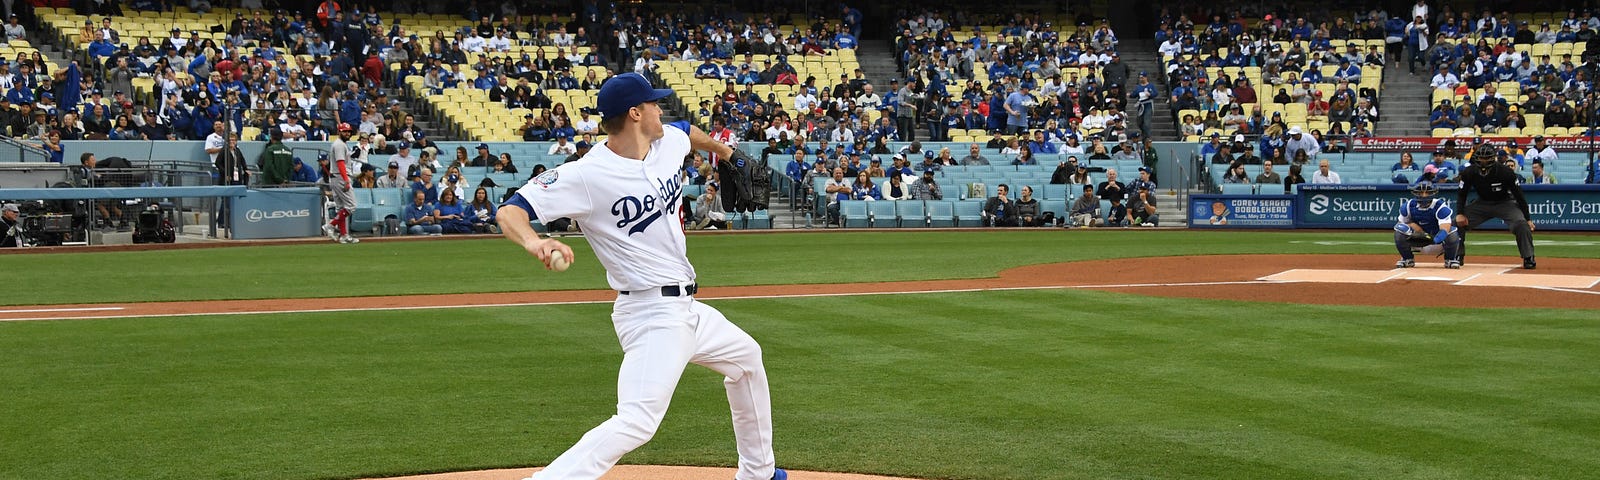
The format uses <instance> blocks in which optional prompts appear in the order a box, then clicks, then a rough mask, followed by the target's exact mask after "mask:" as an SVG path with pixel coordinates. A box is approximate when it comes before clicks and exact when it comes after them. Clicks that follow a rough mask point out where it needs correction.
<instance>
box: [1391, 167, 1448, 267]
mask: <svg viewBox="0 0 1600 480" xmlns="http://www.w3.org/2000/svg"><path fill="white" fill-rule="evenodd" d="M1438 191H1439V189H1438V187H1435V186H1434V185H1433V182H1430V181H1427V180H1422V181H1418V182H1417V183H1415V184H1412V185H1411V194H1412V195H1415V196H1416V198H1413V199H1410V200H1406V201H1405V203H1402V204H1400V221H1399V222H1398V223H1395V224H1394V247H1395V249H1396V250H1399V251H1400V261H1398V262H1395V263H1394V266H1395V268H1411V267H1415V266H1417V262H1416V259H1415V258H1414V255H1415V254H1416V252H1419V251H1420V252H1423V253H1428V254H1435V253H1438V252H1439V250H1441V249H1442V250H1443V251H1444V258H1445V261H1444V268H1461V260H1460V257H1458V253H1459V250H1460V249H1461V238H1460V237H1459V236H1457V234H1456V233H1457V232H1456V229H1455V228H1454V227H1453V226H1452V225H1451V223H1450V222H1451V220H1452V217H1453V216H1454V215H1453V214H1454V212H1453V211H1452V210H1451V209H1450V205H1449V204H1448V203H1446V202H1445V201H1444V200H1441V199H1438V198H1434V195H1435V194H1437V193H1438Z"/></svg>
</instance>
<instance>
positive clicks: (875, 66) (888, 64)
mask: <svg viewBox="0 0 1600 480" xmlns="http://www.w3.org/2000/svg"><path fill="white" fill-rule="evenodd" d="M894 58H895V51H894V48H893V46H892V45H891V44H890V43H889V41H885V40H882V39H872V40H864V41H862V42H861V45H860V46H859V47H856V62H857V63H860V64H861V71H863V72H866V74H867V80H868V81H870V82H872V88H873V89H874V90H875V91H876V92H877V94H878V95H883V94H885V93H888V91H887V90H884V89H885V88H888V86H889V80H890V79H894V78H904V77H905V75H901V74H900V72H899V70H898V68H897V67H896V66H895V60H894ZM832 81H833V79H827V81H822V80H821V79H819V80H818V82H817V83H818V84H819V85H820V84H828V85H832Z"/></svg>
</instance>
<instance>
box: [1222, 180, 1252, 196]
mask: <svg viewBox="0 0 1600 480" xmlns="http://www.w3.org/2000/svg"><path fill="white" fill-rule="evenodd" d="M1255 193H1256V186H1255V185H1251V184H1248V183H1224V184H1222V194H1223V195H1254V194H1255Z"/></svg>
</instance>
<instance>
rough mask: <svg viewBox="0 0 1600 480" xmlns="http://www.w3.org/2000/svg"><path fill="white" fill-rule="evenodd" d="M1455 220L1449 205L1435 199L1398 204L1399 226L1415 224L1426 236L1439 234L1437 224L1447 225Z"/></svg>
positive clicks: (1414, 199)
mask: <svg viewBox="0 0 1600 480" xmlns="http://www.w3.org/2000/svg"><path fill="white" fill-rule="evenodd" d="M1454 219H1455V212H1454V211H1451V210H1450V204H1449V203H1447V202H1445V201H1444V200H1441V199H1437V198H1429V199H1420V198H1413V199H1410V200H1406V201H1405V203H1402V204H1400V224H1401V225H1405V224H1408V223H1415V224H1417V226H1419V227H1422V231H1424V232H1428V235H1437V234H1438V233H1439V224H1440V223H1444V224H1449V223H1450V222H1451V221H1453V220H1454Z"/></svg>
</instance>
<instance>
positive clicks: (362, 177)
mask: <svg viewBox="0 0 1600 480" xmlns="http://www.w3.org/2000/svg"><path fill="white" fill-rule="evenodd" d="M377 170H378V169H377V168H376V167H373V166H372V165H371V164H362V165H361V173H357V174H356V176H355V178H352V179H350V185H351V186H352V187H353V188H377V187H378V176H377Z"/></svg>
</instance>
